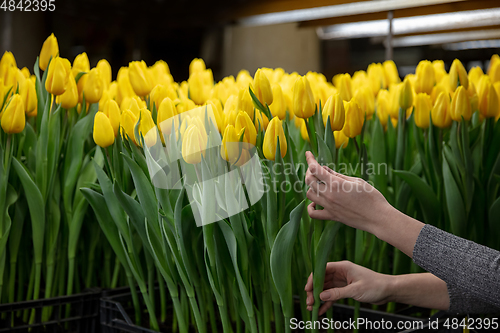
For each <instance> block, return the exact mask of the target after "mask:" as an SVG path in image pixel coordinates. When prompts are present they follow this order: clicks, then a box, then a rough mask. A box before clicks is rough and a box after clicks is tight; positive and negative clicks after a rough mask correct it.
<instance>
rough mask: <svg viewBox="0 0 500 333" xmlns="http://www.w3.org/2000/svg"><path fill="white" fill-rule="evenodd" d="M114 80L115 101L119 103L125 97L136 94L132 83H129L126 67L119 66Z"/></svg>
mask: <svg viewBox="0 0 500 333" xmlns="http://www.w3.org/2000/svg"><path fill="white" fill-rule="evenodd" d="M116 81H117V89H116V102H117V103H118V104H120V105H121V104H122V101H123V99H124V98H125V97H132V96H135V95H136V94H135V92H134V89H133V88H132V84H131V83H130V79H129V69H128V68H127V67H122V68H120V70H119V71H118V75H117V77H116Z"/></svg>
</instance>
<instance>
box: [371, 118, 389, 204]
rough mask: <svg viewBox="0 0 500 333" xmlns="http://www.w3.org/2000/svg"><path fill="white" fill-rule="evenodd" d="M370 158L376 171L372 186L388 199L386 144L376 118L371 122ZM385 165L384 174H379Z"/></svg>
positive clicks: (382, 130)
mask: <svg viewBox="0 0 500 333" xmlns="http://www.w3.org/2000/svg"><path fill="white" fill-rule="evenodd" d="M370 157H371V162H372V163H373V165H374V167H375V170H377V171H376V172H375V174H374V176H373V183H374V186H375V187H376V188H377V189H378V190H379V191H380V192H381V193H382V194H383V195H384V196H385V197H386V198H388V197H389V191H388V189H387V172H388V171H389V170H388V169H389V168H388V166H387V154H386V144H385V137H384V129H383V127H382V124H381V123H380V120H379V119H378V117H375V120H374V121H373V131H372V141H371V144H370ZM384 165H385V170H384V172H379V171H380V168H381V167H382V166H384Z"/></svg>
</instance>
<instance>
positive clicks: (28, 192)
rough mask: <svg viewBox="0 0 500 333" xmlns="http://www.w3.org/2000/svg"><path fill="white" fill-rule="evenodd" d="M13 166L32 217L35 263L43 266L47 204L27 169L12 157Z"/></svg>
mask: <svg viewBox="0 0 500 333" xmlns="http://www.w3.org/2000/svg"><path fill="white" fill-rule="evenodd" d="M12 166H13V167H14V170H15V171H16V173H17V175H18V177H19V179H20V180H21V183H22V185H23V189H24V193H25V196H26V201H27V202H28V207H29V210H30V216H31V227H32V234H33V250H34V257H35V263H36V264H41V263H42V258H43V241H44V234H45V204H44V200H43V197H42V194H41V193H40V190H39V189H38V187H37V186H36V184H35V182H34V181H33V179H32V178H31V176H30V175H29V173H28V170H27V169H26V167H25V166H24V165H23V164H21V163H20V162H19V161H18V160H17V158H16V157H12Z"/></svg>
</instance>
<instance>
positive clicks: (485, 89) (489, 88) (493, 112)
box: [478, 76, 500, 118]
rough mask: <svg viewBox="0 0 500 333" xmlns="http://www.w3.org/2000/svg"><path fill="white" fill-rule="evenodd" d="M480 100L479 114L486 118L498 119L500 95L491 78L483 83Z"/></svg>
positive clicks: (487, 78)
mask: <svg viewBox="0 0 500 333" xmlns="http://www.w3.org/2000/svg"><path fill="white" fill-rule="evenodd" d="M481 83H482V84H481V86H480V90H479V94H478V98H479V112H481V115H482V116H483V117H485V118H492V117H495V118H497V117H498V115H499V113H500V105H499V101H498V99H499V98H498V94H497V92H496V90H495V88H494V86H493V85H492V84H491V81H490V79H489V77H487V76H485V79H484V80H483V81H482V82H481Z"/></svg>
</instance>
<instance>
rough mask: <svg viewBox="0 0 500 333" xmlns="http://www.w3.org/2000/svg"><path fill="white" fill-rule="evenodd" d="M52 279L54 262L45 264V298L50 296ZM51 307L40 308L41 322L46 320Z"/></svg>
mask: <svg viewBox="0 0 500 333" xmlns="http://www.w3.org/2000/svg"><path fill="white" fill-rule="evenodd" d="M53 280H54V263H52V264H50V265H47V278H46V283H45V298H50V297H52V281H53ZM51 312H52V307H44V308H43V310H42V322H45V321H48V320H49V317H50V314H51Z"/></svg>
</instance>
